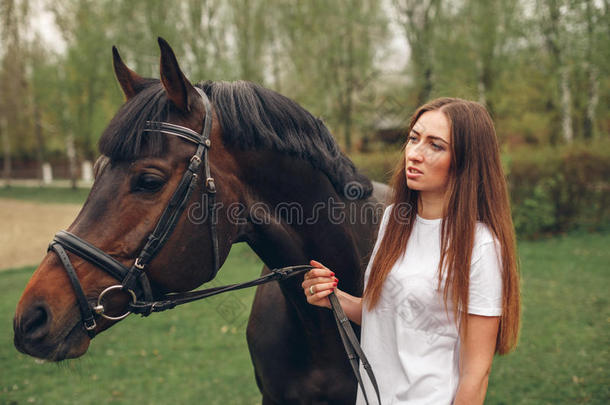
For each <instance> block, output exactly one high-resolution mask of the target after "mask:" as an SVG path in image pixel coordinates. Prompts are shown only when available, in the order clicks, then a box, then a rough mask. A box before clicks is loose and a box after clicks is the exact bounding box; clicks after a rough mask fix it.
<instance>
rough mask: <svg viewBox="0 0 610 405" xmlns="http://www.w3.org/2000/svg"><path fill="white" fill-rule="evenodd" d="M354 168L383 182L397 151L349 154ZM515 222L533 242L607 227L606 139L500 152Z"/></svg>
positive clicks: (609, 167)
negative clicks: (582, 230)
mask: <svg viewBox="0 0 610 405" xmlns="http://www.w3.org/2000/svg"><path fill="white" fill-rule="evenodd" d="M351 158H352V160H353V161H354V163H355V164H356V166H357V167H358V168H359V169H360V170H362V171H363V173H365V174H366V175H368V176H369V177H371V178H372V179H373V180H376V181H380V182H383V183H387V182H388V181H389V180H390V177H391V174H392V172H393V170H394V166H395V165H396V163H397V162H398V160H399V158H400V152H399V147H398V146H396V147H394V148H392V149H386V150H379V151H377V152H372V153H359V154H352V155H351ZM502 160H503V163H504V170H505V173H506V175H507V180H508V185H509V194H510V199H511V207H512V214H513V221H514V224H515V229H516V230H517V233H518V234H519V235H520V236H522V237H528V238H535V237H540V236H543V235H547V234H552V233H562V232H566V231H569V230H573V229H576V228H579V227H584V228H586V229H590V230H601V229H607V228H608V227H609V226H610V183H609V182H608V173H610V140H608V139H604V140H598V141H596V142H593V143H582V142H577V143H575V144H573V145H565V146H562V147H551V146H547V147H544V148H540V147H539V148H533V147H530V146H523V147H518V148H513V149H512V150H507V151H505V152H504V153H503V154H502Z"/></svg>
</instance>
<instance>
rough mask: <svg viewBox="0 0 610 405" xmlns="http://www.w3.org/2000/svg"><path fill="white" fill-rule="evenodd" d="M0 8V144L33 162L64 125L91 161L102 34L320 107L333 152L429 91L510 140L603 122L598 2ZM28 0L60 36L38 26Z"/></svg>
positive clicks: (604, 62)
mask: <svg viewBox="0 0 610 405" xmlns="http://www.w3.org/2000/svg"><path fill="white" fill-rule="evenodd" d="M0 10H1V11H2V13H1V14H2V23H3V24H2V30H1V34H2V38H3V39H4V40H3V41H2V43H1V44H0V132H3V133H4V134H5V135H6V137H7V140H8V143H7V145H8V149H7V151H5V157H6V156H10V155H12V156H13V157H14V158H24V159H26V158H29V159H33V158H34V157H36V156H37V157H38V160H40V161H43V160H44V157H45V156H46V155H49V154H51V155H54V154H56V153H57V152H61V153H64V154H65V153H66V149H69V148H70V144H71V142H72V141H71V137H73V139H74V142H73V143H74V145H75V147H76V152H77V157H78V159H92V158H93V157H94V155H95V154H96V141H97V139H98V137H99V135H100V134H101V132H102V130H103V128H104V126H105V125H106V124H107V122H108V121H109V119H110V118H111V116H112V115H113V113H114V112H115V111H116V109H117V108H118V106H119V105H120V103H121V99H122V96H121V93H120V91H119V89H118V86H117V85H116V83H115V80H114V78H113V72H112V66H111V56H110V48H111V45H113V44H115V45H118V46H119V48H120V50H121V52H122V55H123V56H124V59H125V60H126V61H127V63H128V64H129V65H130V66H131V67H132V68H133V69H134V70H136V71H138V72H139V73H140V74H141V75H143V76H153V77H154V76H157V75H158V73H157V72H158V65H157V60H158V50H157V49H156V44H155V40H156V37H157V36H163V37H165V38H166V39H167V40H168V41H169V42H170V43H171V44H172V46H173V47H174V50H175V51H176V54H177V56H178V58H179V59H180V61H181V62H182V66H183V68H184V70H185V72H186V73H187V75H188V76H189V77H190V78H192V79H193V81H199V80H207V79H212V80H235V79H248V80H255V81H258V82H260V83H261V84H263V85H266V86H267V87H271V88H274V89H276V90H278V91H280V92H282V93H284V94H286V95H287V96H289V97H291V98H294V99H296V100H297V101H298V102H300V103H302V104H303V105H304V106H305V107H306V108H308V109H309V110H311V111H312V112H313V113H314V114H315V115H319V116H322V118H323V119H324V120H325V121H326V122H327V123H328V125H329V126H330V127H331V129H333V130H334V132H335V135H337V138H338V140H339V141H340V142H341V143H342V144H343V145H344V147H345V149H346V150H347V151H348V152H349V151H350V150H351V145H352V143H353V144H357V142H358V138H361V137H368V138H371V137H372V136H374V133H375V126H376V123H377V122H379V121H380V120H383V119H384V118H387V116H388V114H391V115H395V114H398V115H401V116H404V117H405V118H406V117H408V116H409V115H410V114H411V112H412V111H413V110H414V109H415V108H416V107H417V106H418V105H419V104H420V103H421V102H423V101H424V100H426V99H428V98H431V97H436V96H441V95H443V96H446V95H450V96H457V97H464V98H469V99H475V100H478V101H480V102H482V103H484V104H486V105H487V106H488V108H489V109H490V110H491V112H492V114H493V116H494V119H495V121H496V123H497V126H498V133H499V135H500V138H501V139H502V142H503V143H505V144H509V145H514V144H523V143H527V144H529V145H547V144H549V143H553V144H562V143H564V142H568V141H569V139H571V138H573V139H575V140H578V139H583V138H584V139H592V138H596V137H597V138H599V137H604V136H607V135H608V133H609V132H610V122H609V121H608V118H607V117H606V116H607V114H605V112H607V111H608V107H609V106H610V97H609V96H608V95H609V94H610V91H609V90H610V74H609V73H610V72H609V68H610V46H609V44H608V40H609V38H610V32H609V31H608V27H610V23H608V22H609V16H608V6H607V2H596V1H594V0H579V1H575V0H536V1H532V0H489V1H484V2H480V1H471V0H425V1H413V0H392V1H387V2H378V1H371V0H334V1H331V2H328V1H318V0H312V1H307V2H300V1H294V0H231V1H228V2H223V1H220V0H206V1H199V0H188V1H180V2H177V1H163V0H130V1H126V0H97V1H92V0H55V1H50V0H0ZM41 10H42V11H44V12H48V13H51V15H52V16H53V17H54V21H55V24H56V25H57V27H58V29H59V32H60V34H61V36H62V38H63V41H64V43H65V47H64V48H61V47H60V48H57V47H53V46H49V45H50V44H49V43H48V42H47V39H46V38H45V37H44V36H42V35H40V34H39V32H40V31H39V30H37V28H38V26H40V25H39V24H37V22H36V20H35V17H36V16H37V15H38V14H39V13H40V12H41ZM396 43H403V44H406V46H402V47H397V46H396V45H395V44H396ZM397 49H400V50H399V51H397ZM397 52H401V53H404V56H405V57H403V58H402V59H403V60H404V59H405V58H406V60H407V63H406V64H396V62H395V61H396V60H397V58H396V55H393V54H395V53H397ZM388 99H390V100H391V103H389V104H392V105H394V106H399V108H398V109H397V108H385V107H384V106H385V105H386V104H388V103H387V102H386V101H387V100H388ZM399 121H400V120H399ZM402 124H403V125H404V120H402ZM566 131H567V132H566ZM568 132H569V133H570V134H571V135H569V136H568V135H566V134H567V133H568ZM3 136H4V135H3ZM570 137H571V138H570Z"/></svg>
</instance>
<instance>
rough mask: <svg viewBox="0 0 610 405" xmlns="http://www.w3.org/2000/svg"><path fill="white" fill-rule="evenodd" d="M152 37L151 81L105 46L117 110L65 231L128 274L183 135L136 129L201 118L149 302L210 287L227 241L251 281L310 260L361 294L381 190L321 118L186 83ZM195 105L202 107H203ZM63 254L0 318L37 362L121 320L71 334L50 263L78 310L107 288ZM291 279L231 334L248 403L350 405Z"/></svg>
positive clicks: (72, 309) (176, 168)
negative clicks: (257, 398)
mask: <svg viewBox="0 0 610 405" xmlns="http://www.w3.org/2000/svg"><path fill="white" fill-rule="evenodd" d="M158 42H159V47H160V50H161V57H160V80H157V79H151V78H144V77H141V76H139V75H138V74H137V73H136V72H134V71H132V70H131V69H129V68H128V67H127V66H126V65H125V63H124V62H123V60H122V59H121V57H120V55H119V53H118V51H117V49H116V48H115V47H113V66H114V71H115V74H116V77H117V80H118V83H119V85H120V87H121V89H122V91H123V93H124V95H125V103H124V104H123V105H122V106H121V107H120V108H119V110H118V112H117V113H116V115H115V116H114V117H113V118H112V119H111V121H110V123H109V124H108V126H107V128H106V129H105V130H104V132H103V133H102V135H101V137H100V141H99V150H100V153H101V155H100V157H99V158H98V160H97V161H96V163H95V166H94V183H93V186H92V188H91V191H90V193H89V195H88V197H87V200H86V202H85V203H84V205H83V207H82V209H81V211H80V212H79V214H78V215H77V217H76V219H75V220H74V222H73V223H72V224H71V225H70V226H69V228H68V231H69V232H70V233H71V234H73V235H77V237H78V238H80V239H82V240H84V241H87V243H89V244H91V245H92V246H95V247H96V248H97V249H100V250H101V251H103V252H105V254H106V255H109V256H110V257H112V259H113V260H115V261H117V262H118V263H120V264H121V265H123V266H126V267H130V266H135V265H136V264H138V263H137V260H135V259H136V257H137V255H138V252H139V251H141V250H142V249H143V247H144V246H145V245H146V243H147V236H148V235H149V234H151V232H152V231H153V228H154V227H155V223H156V222H157V221H159V218H160V217H161V216H163V212H164V208H165V207H166V206H167V205H168V203H169V201H170V199H172V195H173V192H174V190H175V189H176V188H177V187H179V186H180V182H181V179H182V178H183V177H184V175H185V173H187V171H188V170H190V166H189V162H191V163H192V161H193V158H191V156H193V150H194V146H193V145H192V143H190V142H187V141H185V139H182V138H184V137H180V136H169V135H167V134H166V133H163V131H161V130H159V131H154V130H150V129H147V128H148V127H147V123H150V122H151V121H154V122H166V123H170V124H175V125H179V126H180V127H185V128H187V129H188V130H192V131H194V132H196V133H198V134H199V133H202V131H204V125H207V124H204V123H205V122H207V121H208V119H209V121H210V122H211V124H210V128H209V143H208V144H207V146H208V147H209V153H207V154H206V155H204V159H205V160H206V162H205V164H206V168H207V169H208V171H209V173H207V176H206V173H202V171H203V169H197V170H195V171H194V172H193V177H194V178H195V179H198V178H201V177H202V176H203V177H204V178H206V181H205V182H203V181H196V182H193V184H194V189H193V190H194V191H193V193H192V195H191V197H190V198H188V199H187V200H188V201H186V206H187V208H186V209H185V210H184V212H183V213H182V214H181V215H180V216H179V217H177V218H176V220H175V223H174V224H173V225H172V227H171V228H172V229H171V231H170V232H171V234H169V236H168V238H167V241H166V243H165V245H164V246H163V247H162V248H161V249H160V251H159V252H158V254H156V255H155V256H154V257H153V258H151V260H150V263H148V265H147V266H146V269H145V276H146V277H147V279H148V280H149V281H150V290H151V291H152V294H153V295H155V296H159V295H161V294H165V293H171V292H184V291H189V290H192V289H195V288H197V287H199V286H200V285H202V284H204V283H206V282H208V281H210V280H212V279H213V278H214V276H215V274H216V272H217V270H218V268H220V267H221V266H222V264H223V263H224V261H225V259H226V257H227V255H228V254H229V251H230V249H231V246H232V245H233V244H235V243H240V242H245V243H247V244H248V245H249V246H250V248H251V249H252V250H253V251H254V252H255V253H256V254H257V255H258V256H259V257H260V258H261V259H262V261H263V263H264V267H263V269H262V274H263V275H265V274H269V272H270V269H272V268H277V267H283V266H288V265H292V264H302V263H308V262H309V260H310V259H312V258H314V259H317V260H319V261H321V262H323V263H325V264H326V265H328V267H330V268H332V269H333V271H334V272H335V274H336V276H337V278H339V280H340V287H341V288H342V289H343V290H345V291H347V292H348V293H350V294H353V295H357V296H360V295H361V294H362V289H363V286H362V280H363V273H364V270H365V268H366V264H367V262H368V259H369V257H370V254H371V251H372V247H373V245H374V242H375V238H376V234H377V228H378V222H379V217H380V214H381V212H382V210H383V206H381V207H380V203H379V201H378V200H377V198H375V195H374V192H375V193H376V192H377V191H379V192H380V193H384V192H385V190H383V189H382V188H380V187H374V186H373V184H372V183H371V181H370V180H369V179H368V178H367V177H365V176H364V175H362V174H361V173H360V172H359V171H358V170H357V169H356V168H355V166H354V164H353V163H352V162H351V161H350V160H349V159H348V158H347V157H346V156H345V154H344V153H343V152H342V151H341V150H340V148H339V147H338V145H337V143H336V142H335V140H334V139H333V137H332V135H331V134H330V132H329V130H328V129H327V128H326V126H325V125H324V124H323V122H322V121H321V120H319V119H317V118H315V117H314V116H312V115H311V114H310V113H309V112H307V111H306V110H305V109H304V108H302V107H301V106H299V105H298V104H297V103H296V102H294V101H292V100H290V99H289V98H287V97H285V96H283V95H280V94H278V93H276V92H274V91H272V90H269V89H266V88H264V87H262V86H260V85H257V84H254V83H250V82H243V81H238V82H212V81H207V82H202V83H199V84H196V85H192V84H191V82H190V81H189V80H188V79H187V78H186V76H185V75H184V73H183V72H182V70H181V68H180V66H179V64H178V61H177V58H176V56H175V54H174V52H173V50H172V49H171V47H170V45H169V44H168V43H167V42H166V41H164V40H163V39H162V38H159V39H158ZM204 99H205V100H207V99H209V102H208V103H209V104H211V109H210V108H208V111H207V112H206V105H205V103H204ZM206 102H207V101H206ZM183 132H184V131H183ZM197 175H198V176H197ZM210 179H212V181H213V182H214V184H215V190H214V192H215V197H216V200H215V203H214V207H213V209H214V210H215V213H216V215H215V218H213V217H210V216H206V215H203V214H202V212H201V211H202V210H201V207H202V206H205V204H206V203H207V204H209V202H207V201H206V202H203V201H202V200H203V199H205V198H207V196H208V194H207V193H206V186H209V185H208V184H207V183H208V181H209V180H210ZM380 195H382V194H380ZM213 219H214V224H212V223H211V222H212V220H213ZM211 226H214V229H215V232H216V234H217V235H218V240H215V237H214V235H213V233H211V232H210V229H211V228H210V227H211ZM64 255H66V256H65V257H63V258H61V257H59V256H60V255H59V253H58V252H57V251H56V250H54V249H50V250H49V252H48V253H47V254H46V256H45V257H44V258H43V260H42V262H41V263H40V265H39V266H38V268H37V269H36V270H35V272H34V273H33V275H32V277H31V279H30V280H29V282H28V284H27V285H26V287H25V290H24V292H23V294H22V296H21V298H20V300H19V302H18V305H17V309H16V312H15V317H14V321H13V324H14V344H15V346H16V348H17V349H18V350H19V351H21V352H23V353H26V354H28V355H31V356H34V357H38V358H43V359H48V360H51V361H61V360H63V359H68V358H75V357H79V356H82V355H83V354H85V353H86V351H87V349H88V347H89V344H90V342H91V339H92V336H93V335H94V334H96V333H100V332H102V331H104V330H106V329H108V328H110V327H111V326H113V325H114V324H115V323H117V322H118V321H119V318H120V317H117V318H112V317H100V316H97V315H96V316H95V319H94V321H93V323H92V324H91V326H90V327H84V326H83V320H82V319H81V318H82V317H83V315H82V314H81V312H79V297H78V295H79V294H78V293H75V289H74V288H73V285H71V284H73V281H74V280H72V279H71V277H72V276H69V275H68V274H67V273H66V271H67V270H66V269H65V268H64V266H65V260H68V261H69V263H72V265H73V273H74V277H76V279H77V280H78V281H77V282H80V288H81V290H82V293H83V297H84V298H83V299H84V300H86V303H88V304H91V305H93V303H94V302H95V300H96V298H97V297H99V296H100V294H102V292H104V291H106V289H107V288H109V287H112V286H114V285H116V284H117V280H116V279H115V278H114V277H113V276H112V275H111V274H109V273H107V272H104V271H102V270H100V267H99V266H98V265H96V263H92V262H91V261H88V260H85V259H83V258H82V257H80V256H79V255H75V254H73V253H71V252H68V253H65V252H64ZM134 260H135V262H134ZM302 280H303V277H302V275H301V276H296V277H292V278H288V279H286V280H282V281H280V282H277V283H269V284H264V285H261V286H259V287H258V288H257V291H256V293H255V297H254V301H253V304H252V308H251V313H250V317H249V320H248V325H247V329H246V335H247V336H246V337H247V342H248V348H249V351H250V354H251V360H252V364H253V368H254V375H255V379H256V382H257V385H258V387H259V390H260V392H261V394H262V403H263V404H265V405H268V404H348V403H350V404H351V403H354V401H355V396H356V381H355V379H354V377H353V375H352V374H351V369H350V365H349V362H348V359H347V358H346V357H345V354H344V352H343V347H342V345H341V341H340V338H339V334H338V333H337V329H336V325H335V322H334V319H333V317H332V315H331V313H330V311H328V310H326V309H323V308H318V307H314V306H311V305H309V304H307V302H306V299H305V296H304V294H303V291H302V288H301V282H302ZM100 298H101V297H100ZM107 298H108V300H109V301H110V302H109V303H107V304H106V305H107V306H108V307H110V310H112V311H117V312H121V311H122V309H124V308H126V306H127V305H128V303H129V300H130V297H129V295H128V294H125V293H123V292H117V293H114V294H112V295H111V296H109V297H107ZM110 298H112V299H110ZM85 305H87V304H85ZM356 329H357V326H356ZM357 330H358V329H357Z"/></svg>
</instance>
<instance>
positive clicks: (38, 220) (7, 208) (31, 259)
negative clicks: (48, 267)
mask: <svg viewBox="0 0 610 405" xmlns="http://www.w3.org/2000/svg"><path fill="white" fill-rule="evenodd" d="M80 207H81V206H80V205H73V204H40V203H34V202H29V201H19V200H9V199H0V270H3V269H10V268H15V267H21V266H28V265H36V264H38V263H39V262H40V260H41V259H42V258H43V256H44V255H45V252H46V250H47V246H48V244H49V242H50V241H51V239H52V238H53V235H54V234H55V233H56V232H57V231H58V230H60V229H65V228H66V227H67V226H68V225H70V224H71V223H72V221H73V220H74V218H76V214H78V211H79V210H80Z"/></svg>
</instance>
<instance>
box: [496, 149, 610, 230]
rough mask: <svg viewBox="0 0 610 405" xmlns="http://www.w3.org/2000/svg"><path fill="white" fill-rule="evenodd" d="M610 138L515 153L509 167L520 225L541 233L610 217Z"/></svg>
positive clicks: (599, 224)
mask: <svg viewBox="0 0 610 405" xmlns="http://www.w3.org/2000/svg"><path fill="white" fill-rule="evenodd" d="M608 146H609V145H608V142H607V141H606V142H597V143H594V144H590V145H580V144H577V145H571V146H566V147H562V148H560V149H556V148H550V147H549V148H545V149H539V150H537V151H527V150H520V151H514V152H512V153H510V154H509V156H510V157H509V159H506V161H507V162H508V163H507V164H508V167H507V173H508V182H509V190H510V196H511V203H512V209H513V219H514V221H515V228H516V229H517V232H518V233H519V234H520V235H521V236H526V237H536V236H538V235H542V234H548V233H560V232H566V231H569V230H572V229H574V228H578V227H585V228H587V229H601V228H605V227H607V226H608V224H609V223H610V207H609V206H608V203H609V202H610V201H609V190H610V184H609V183H608V174H609V173H610V148H609V147H608Z"/></svg>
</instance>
